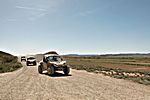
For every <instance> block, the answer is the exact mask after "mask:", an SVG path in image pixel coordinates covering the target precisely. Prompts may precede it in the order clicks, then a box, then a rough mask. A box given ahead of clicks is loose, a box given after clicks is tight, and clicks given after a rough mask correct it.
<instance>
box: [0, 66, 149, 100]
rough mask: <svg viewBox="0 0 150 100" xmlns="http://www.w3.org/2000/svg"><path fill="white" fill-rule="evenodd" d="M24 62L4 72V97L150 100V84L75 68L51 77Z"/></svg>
mask: <svg viewBox="0 0 150 100" xmlns="http://www.w3.org/2000/svg"><path fill="white" fill-rule="evenodd" d="M22 64H23V68H21V69H20V70H17V71H14V72H10V73H4V74H0V100H150V87H149V86H145V85H142V84H138V83H134V82H131V81H127V80H122V79H115V78H111V77H108V76H104V75H102V74H94V73H88V72H86V71H78V70H73V69H72V70H71V74H70V75H69V76H64V75H63V74H61V72H58V73H56V75H55V76H48V75H47V74H46V73H45V74H39V73H38V72H37V66H26V65H25V63H22Z"/></svg>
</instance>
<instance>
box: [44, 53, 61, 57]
mask: <svg viewBox="0 0 150 100" xmlns="http://www.w3.org/2000/svg"><path fill="white" fill-rule="evenodd" d="M50 56H59V55H57V54H47V55H44V57H50Z"/></svg>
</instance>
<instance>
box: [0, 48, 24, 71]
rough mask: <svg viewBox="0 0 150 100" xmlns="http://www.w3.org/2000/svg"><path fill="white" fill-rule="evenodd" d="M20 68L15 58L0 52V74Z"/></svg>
mask: <svg viewBox="0 0 150 100" xmlns="http://www.w3.org/2000/svg"><path fill="white" fill-rule="evenodd" d="M20 67H22V65H21V64H20V63H19V62H18V58H17V57H16V56H13V55H10V54H8V53H5V52H2V51H0V73H4V72H11V71H14V70H17V69H18V68H20Z"/></svg>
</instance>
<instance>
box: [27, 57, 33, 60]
mask: <svg viewBox="0 0 150 100" xmlns="http://www.w3.org/2000/svg"><path fill="white" fill-rule="evenodd" d="M34 59H35V58H34V57H30V58H27V60H34Z"/></svg>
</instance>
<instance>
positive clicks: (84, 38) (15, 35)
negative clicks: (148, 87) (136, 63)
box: [0, 0, 150, 54]
mask: <svg viewBox="0 0 150 100" xmlns="http://www.w3.org/2000/svg"><path fill="white" fill-rule="evenodd" d="M149 5H150V0H0V50H3V51H9V52H13V53H14V54H28V53H40V52H46V51H50V50H56V51H58V52H59V53H63V54H65V53H81V54H82V53H84V54H88V53H91V54H96V53H98V54H101V53H123V52H132V53H133V52H149V51H150V45H149V43H150V6H149Z"/></svg>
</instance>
